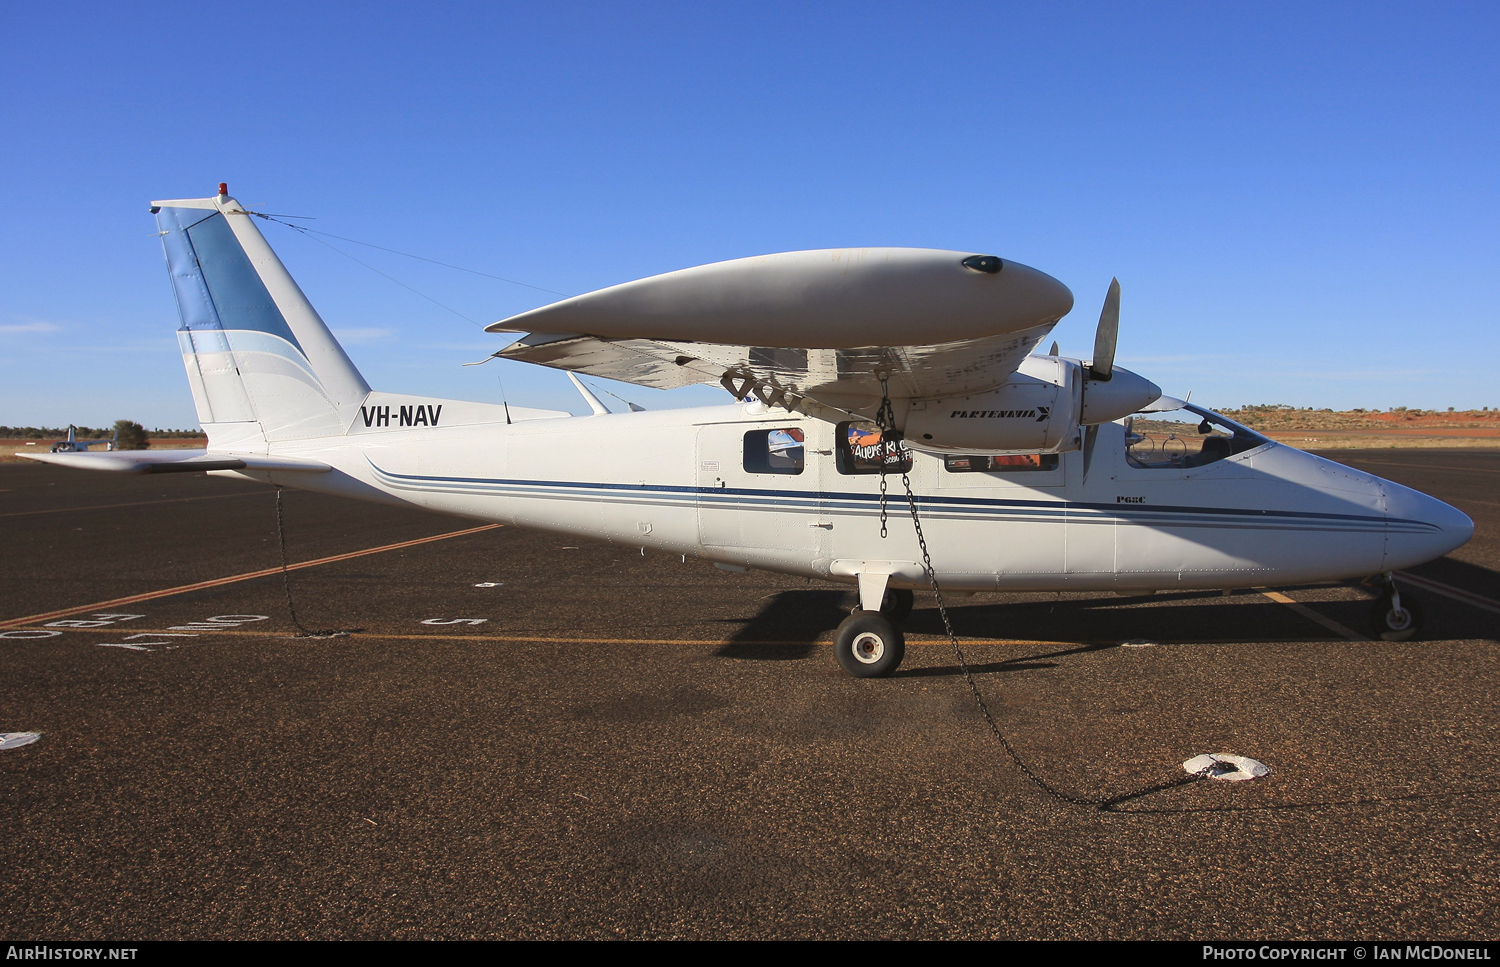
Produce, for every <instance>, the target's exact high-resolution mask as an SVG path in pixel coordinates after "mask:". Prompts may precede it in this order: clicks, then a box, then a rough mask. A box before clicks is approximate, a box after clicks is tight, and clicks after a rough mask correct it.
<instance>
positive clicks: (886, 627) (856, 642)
mask: <svg viewBox="0 0 1500 967" xmlns="http://www.w3.org/2000/svg"><path fill="white" fill-rule="evenodd" d="M833 654H834V657H835V658H837V659H838V662H839V667H840V668H842V669H844V671H846V672H848V673H849V674H851V675H853V676H854V677H856V678H884V677H885V676H887V675H889V674H890V673H891V672H893V671H895V670H896V669H897V668H898V667H900V665H901V659H903V658H905V657H906V636H905V635H903V634H901V629H900V628H898V627H896V625H895V623H894V622H892V621H891V620H890V619H888V618H886V616H885V615H884V614H881V613H880V612H878V611H856V612H854V613H853V614H851V615H850V616H849V617H847V618H845V619H844V620H843V623H842V624H840V625H839V628H838V631H836V632H835V633H834V636H833Z"/></svg>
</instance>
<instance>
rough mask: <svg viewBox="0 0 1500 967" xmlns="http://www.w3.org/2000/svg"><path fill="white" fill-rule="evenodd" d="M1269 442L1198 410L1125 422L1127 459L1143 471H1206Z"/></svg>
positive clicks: (1141, 416) (1137, 417) (1139, 415)
mask: <svg viewBox="0 0 1500 967" xmlns="http://www.w3.org/2000/svg"><path fill="white" fill-rule="evenodd" d="M1269 442H1270V441H1269V440H1267V439H1266V438H1265V437H1263V436H1261V435H1260V434H1259V433H1256V432H1255V431H1254V430H1252V429H1250V428H1249V427H1245V426H1241V425H1239V424H1238V423H1235V422H1234V421H1233V420H1230V419H1227V418H1225V417H1222V416H1220V415H1219V414H1217V413H1214V412H1212V411H1210V410H1205V409H1203V408H1202V407H1199V406H1191V405H1189V406H1184V407H1182V408H1180V409H1176V410H1168V411H1161V412H1152V413H1137V414H1135V415H1134V416H1130V417H1126V419H1125V459H1126V461H1127V462H1128V463H1129V464H1130V465H1131V466H1132V467H1135V468H1137V469H1140V470H1174V469H1175V470H1186V469H1189V468H1192V467H1203V466H1207V465H1208V464H1210V463H1216V462H1218V461H1220V460H1223V459H1224V458H1225V457H1230V456H1233V455H1235V454H1236V453H1244V452H1245V451H1246V450H1253V449H1255V448H1256V447H1258V446H1261V445H1262V444H1265V443H1269Z"/></svg>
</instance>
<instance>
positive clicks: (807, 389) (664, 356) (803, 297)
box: [488, 248, 1073, 416]
mask: <svg viewBox="0 0 1500 967" xmlns="http://www.w3.org/2000/svg"><path fill="white" fill-rule="evenodd" d="M1072 306H1073V296H1072V293H1070V292H1069V291H1068V289H1067V287H1066V286H1064V285H1063V284H1062V283H1061V282H1058V281H1057V280H1056V279H1054V278H1052V277H1051V276H1048V275H1046V274H1044V273H1042V272H1039V271H1037V270H1036V269H1033V268H1030V267H1028V266H1025V265H1021V264H1020V263H1017V262H1008V261H1007V262H1002V261H1001V260H1000V259H998V258H996V257H994V256H990V255H975V254H973V253H966V252H953V251H943V250H936V249H912V248H867V249H823V250H817V251H808V252H784V253H781V254H777V255H765V256H759V257H756V258H748V259H736V260H733V261H729V262H717V263H713V264H711V265H701V266H697V267H695V268H690V269H684V270H682V271H678V272H669V273H667V274H665V275H657V276H652V277H650V278H647V279H641V280H638V281H635V282H627V283H625V284H623V285H616V286H611V287H610V288H606V289H600V290H598V291H596V292H590V293H587V294H585V295H581V296H576V297H574V298H571V299H565V300H563V301H561V302H556V303H553V304H552V305H548V306H543V307H541V308H539V309H533V310H531V311H529V312H524V313H521V314H519V315H516V316H512V317H511V318H509V319H505V320H503V321H501V322H497V323H495V324H494V325H492V326H490V327H488V331H490V332H524V333H527V335H525V336H523V337H522V338H521V339H520V340H518V341H517V342H515V343H513V344H512V345H510V346H508V347H506V348H505V349H503V350H501V351H500V352H499V353H497V354H496V355H498V356H500V357H502V358H506V359H518V360H523V361H526V362H532V363H538V364H540V365H543V366H551V367H554V368H558V369H564V370H571V371H573V372H580V373H587V374H589V375H593V376H602V377H607V378H610V379H618V380H623V381H625V382H629V383H636V384H639V385H642V386H649V387H652V388H654V389H675V388H677V387H681V386H688V385H691V384H694V383H720V384H722V385H723V386H724V387H725V388H726V389H728V390H729V391H730V392H731V393H733V394H734V395H735V396H736V397H739V398H743V397H744V396H745V395H746V394H748V393H752V392H753V393H755V394H756V395H757V396H758V397H760V398H761V399H763V400H765V401H766V402H768V403H770V404H772V405H780V406H785V407H786V408H787V409H797V410H801V411H803V412H807V413H809V414H812V415H830V414H828V413H826V412H824V411H826V410H828V409H832V410H833V411H836V412H837V413H862V414H863V415H866V416H868V415H870V413H872V412H873V409H874V407H875V406H876V405H877V404H878V402H879V400H880V398H881V378H882V377H885V378H886V379H887V381H888V387H889V394H890V396H891V398H892V399H893V400H906V401H920V400H931V399H942V398H950V397H959V396H966V395H970V394H977V393H983V392H987V391H989V390H993V389H995V388H996V387H999V386H1001V385H1003V384H1005V383H1006V381H1007V380H1009V379H1010V378H1011V377H1012V375H1013V374H1014V373H1015V372H1016V369H1017V367H1018V366H1020V364H1021V362H1022V361H1023V360H1024V359H1025V358H1026V357H1027V355H1028V354H1030V353H1031V351H1032V350H1033V349H1035V348H1036V346H1037V344H1038V343H1039V342H1041V340H1042V339H1043V338H1044V337H1045V336H1046V334H1047V333H1048V332H1050V331H1051V329H1052V327H1053V326H1054V325H1056V323H1057V321H1058V320H1059V319H1060V318H1062V317H1063V316H1064V315H1066V314H1067V313H1068V311H1069V310H1070V309H1071V308H1072Z"/></svg>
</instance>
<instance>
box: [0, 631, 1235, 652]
mask: <svg viewBox="0 0 1500 967" xmlns="http://www.w3.org/2000/svg"><path fill="white" fill-rule="evenodd" d="M67 630H69V631H96V630H97V629H93V628H69V629H67ZM23 633H25V632H10V634H23ZM56 634H61V632H57V631H53V632H49V633H48V636H49V637H50V636H51V635H56ZM143 634H161V632H143ZM5 636H6V633H5V632H0V637H5ZM291 636H292V633H291V632H290V631H272V630H269V629H267V630H264V631H242V630H236V629H232V628H225V629H224V630H223V631H217V632H215V633H214V637H219V638H223V637H235V638H278V639H290V638H291ZM359 639H366V640H370V641H412V642H416V641H493V642H500V643H505V644H528V645H692V646H695V647H709V648H722V647H723V646H725V645H786V646H791V645H797V646H804V647H805V646H807V645H831V644H833V638H832V636H831V635H830V636H828V637H820V638H817V639H814V640H813V641H807V640H806V639H802V640H798V641H772V640H756V641H742V640H735V639H730V638H549V637H545V636H540V635H447V634H429V633H426V632H421V633H417V634H412V633H410V632H402V631H359V632H355V633H353V634H350V635H349V636H347V637H345V638H340V639H338V640H339V641H340V642H350V641H357V640H359ZM906 643H907V644H908V645H946V644H948V639H947V638H946V637H941V636H936V635H933V636H921V637H915V636H914V637H908V638H907V639H906ZM959 643H960V644H963V645H974V646H980V645H1004V646H1007V647H1015V646H1025V647H1033V646H1035V647H1047V648H1078V647H1082V646H1093V645H1099V646H1112V645H1114V644H1115V642H1114V641H1113V640H1109V641H1103V640H1101V641H1031V640H1027V639H1022V638H960V639H959ZM1224 643H1226V644H1229V643H1235V644H1237V643H1239V639H1236V640H1235V641H1234V642H1224ZM1159 644H1195V645H1202V644H1216V642H1212V641H1207V640H1205V639H1202V638H1195V639H1193V640H1192V641H1191V642H1159Z"/></svg>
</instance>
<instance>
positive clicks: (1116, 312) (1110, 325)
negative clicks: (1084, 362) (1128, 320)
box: [1089, 279, 1120, 379]
mask: <svg viewBox="0 0 1500 967" xmlns="http://www.w3.org/2000/svg"><path fill="white" fill-rule="evenodd" d="M1119 337H1120V280H1119V279H1110V281H1109V294H1108V295H1106V296H1105V297H1104V308H1103V309H1101V310H1100V311H1099V330H1098V332H1096V333H1095V334H1094V360H1093V362H1091V363H1090V364H1089V369H1090V370H1091V371H1092V373H1091V375H1092V376H1093V378H1094V379H1109V377H1110V375H1111V374H1112V373H1113V372H1114V369H1115V341H1116V340H1117V339H1119Z"/></svg>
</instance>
